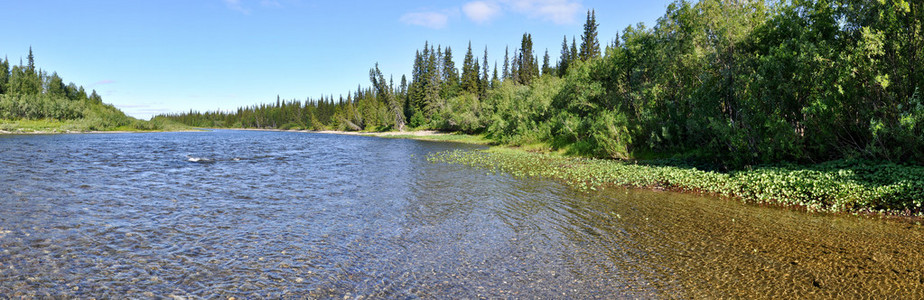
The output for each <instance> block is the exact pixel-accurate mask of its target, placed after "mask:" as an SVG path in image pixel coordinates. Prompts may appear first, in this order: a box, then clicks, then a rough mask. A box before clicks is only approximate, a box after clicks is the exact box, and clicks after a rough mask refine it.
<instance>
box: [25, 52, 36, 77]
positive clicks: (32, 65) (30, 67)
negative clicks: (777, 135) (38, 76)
mask: <svg viewBox="0 0 924 300" xmlns="http://www.w3.org/2000/svg"><path fill="white" fill-rule="evenodd" d="M28 61H29V65H28V66H27V68H26V71H27V72H29V73H35V56H33V55H32V46H29V57H28Z"/></svg>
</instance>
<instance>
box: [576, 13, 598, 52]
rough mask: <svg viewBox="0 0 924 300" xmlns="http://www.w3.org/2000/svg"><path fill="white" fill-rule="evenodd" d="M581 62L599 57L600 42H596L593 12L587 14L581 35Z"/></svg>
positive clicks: (595, 23)
mask: <svg viewBox="0 0 924 300" xmlns="http://www.w3.org/2000/svg"><path fill="white" fill-rule="evenodd" d="M580 57H581V60H582V61H586V60H588V59H591V58H597V57H600V41H598V40H597V17H596V13H595V12H594V11H593V10H590V11H588V12H587V23H585V24H584V34H583V35H581V54H580Z"/></svg>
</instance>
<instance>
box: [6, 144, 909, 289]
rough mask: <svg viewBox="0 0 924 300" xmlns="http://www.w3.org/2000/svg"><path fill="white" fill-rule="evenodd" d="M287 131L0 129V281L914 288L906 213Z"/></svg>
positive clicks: (87, 285)
mask: <svg viewBox="0 0 924 300" xmlns="http://www.w3.org/2000/svg"><path fill="white" fill-rule="evenodd" d="M458 148H469V149H475V148H477V147H476V146H470V145H463V144H453V143H435V142H422V141H411V140H392V139H380V138H372V137H359V136H340V135H324V134H311V133H294V132H254V131H215V132H187V133H143V134H87V135H22V136H0V208H2V209H0V296H8V297H18V296H22V295H38V296H43V295H50V296H64V297H125V296H128V297H152V296H158V297H160V296H193V297H205V298H218V297H222V298H223V297H229V296H235V297H257V298H262V297H273V298H275V297H309V298H328V297H338V298H343V297H344V296H346V297H351V298H352V297H374V298H383V297H384V298H418V297H419V298H479V297H486V298H498V297H502V298H506V297H525V298H614V297H623V298H651V297H709V298H712V297H755V296H756V297H805V296H812V295H814V296H819V297H844V296H848V297H850V296H880V297H899V298H901V297H907V298H921V297H922V296H924V288H922V286H924V273H922V272H924V265H922V264H924V254H922V253H924V252H922V251H921V249H924V234H922V232H924V231H922V229H921V228H920V227H918V226H915V225H907V224H900V223H892V222H882V221H877V220H867V219H862V218H856V217H849V216H846V217H845V216H825V215H812V214H806V213H800V212H792V211H784V210H779V209H772V208H761V207H753V206H746V205H741V204H738V203H735V202H731V201H726V200H720V199H711V198H707V197H701V196H690V195H680V194H675V193H667V192H652V191H635V190H621V189H620V190H605V191H600V192H594V193H581V192H577V191H573V190H571V189H569V188H567V187H565V186H564V185H561V184H559V183H556V182H552V181H548V180H542V179H536V178H532V179H520V178H514V177H511V176H508V175H505V174H486V173H485V171H484V170H479V169H472V168H468V167H464V166H458V165H446V164H431V163H428V162H427V161H426V155H427V154H428V153H431V152H434V151H443V150H449V149H458Z"/></svg>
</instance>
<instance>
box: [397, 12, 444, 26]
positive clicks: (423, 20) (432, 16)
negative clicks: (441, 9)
mask: <svg viewBox="0 0 924 300" xmlns="http://www.w3.org/2000/svg"><path fill="white" fill-rule="evenodd" d="M400 20H401V22H403V23H405V24H410V25H416V26H423V27H429V28H433V29H441V28H443V27H446V23H448V22H449V16H448V15H447V14H444V13H438V12H413V13H406V14H404V15H403V16H401V19H400Z"/></svg>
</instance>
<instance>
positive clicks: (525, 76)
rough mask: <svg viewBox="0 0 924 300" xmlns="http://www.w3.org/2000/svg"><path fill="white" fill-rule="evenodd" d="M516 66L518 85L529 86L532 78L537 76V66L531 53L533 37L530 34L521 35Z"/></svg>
mask: <svg viewBox="0 0 924 300" xmlns="http://www.w3.org/2000/svg"><path fill="white" fill-rule="evenodd" d="M518 64H519V65H518V66H517V68H518V71H519V74H517V75H518V77H519V78H518V79H519V80H518V82H519V83H521V84H530V83H531V82H532V80H533V79H534V78H536V77H538V76H539V64H538V63H537V59H536V58H535V54H534V53H533V37H532V35H531V34H528V33H524V34H523V40H522V41H521V42H520V56H519V61H518Z"/></svg>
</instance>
